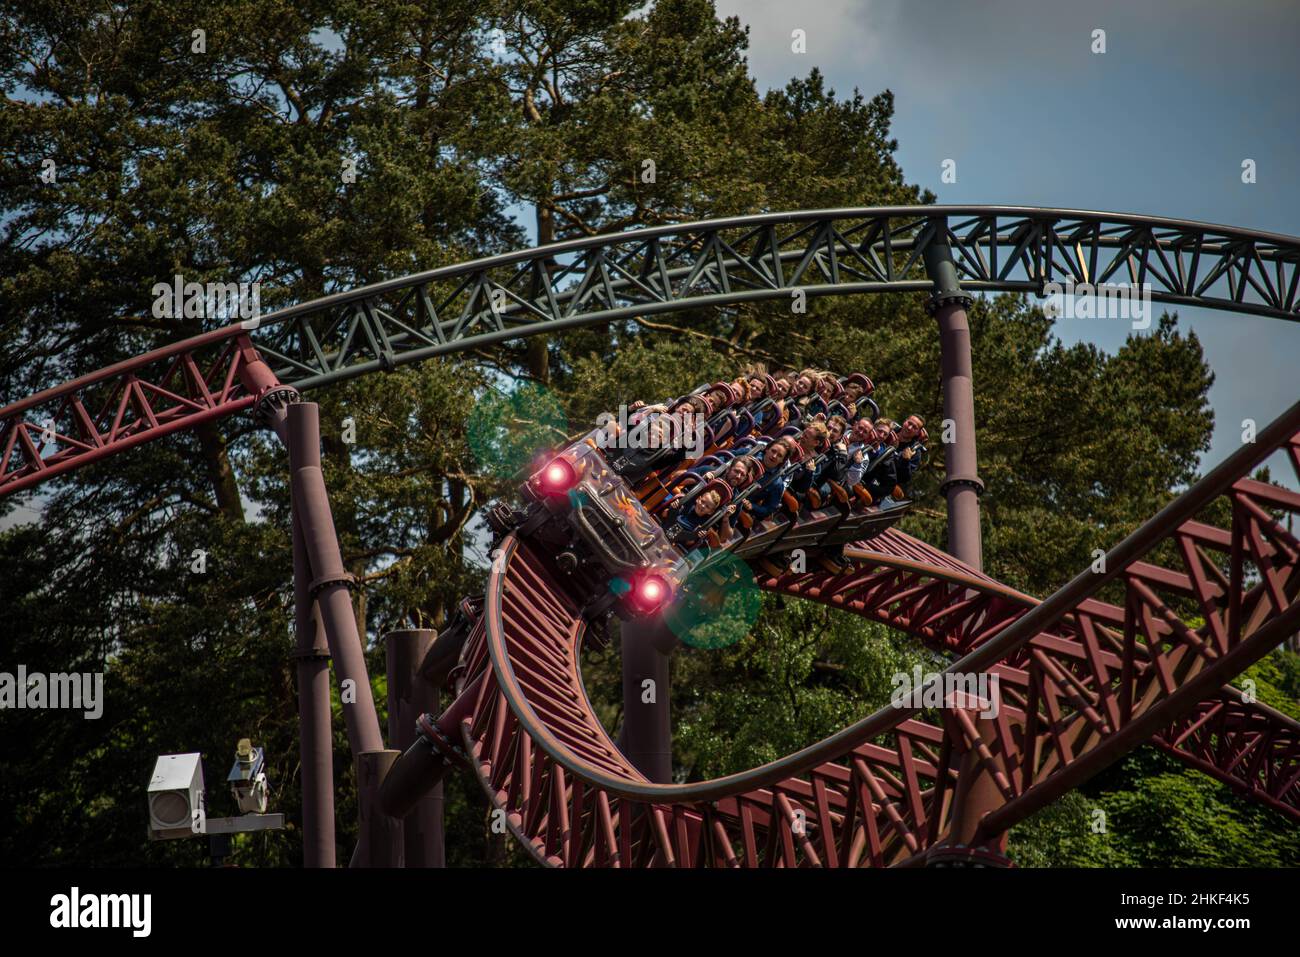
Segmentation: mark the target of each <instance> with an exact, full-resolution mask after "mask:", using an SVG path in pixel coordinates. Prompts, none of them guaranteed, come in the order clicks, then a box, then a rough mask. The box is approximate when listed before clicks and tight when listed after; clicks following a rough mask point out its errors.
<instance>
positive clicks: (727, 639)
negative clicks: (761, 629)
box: [664, 552, 762, 649]
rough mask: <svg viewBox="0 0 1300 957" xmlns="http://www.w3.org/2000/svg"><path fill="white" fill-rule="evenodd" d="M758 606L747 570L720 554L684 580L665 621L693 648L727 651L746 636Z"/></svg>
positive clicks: (751, 576)
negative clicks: (729, 646)
mask: <svg viewBox="0 0 1300 957" xmlns="http://www.w3.org/2000/svg"><path fill="white" fill-rule="evenodd" d="M761 604H762V599H761V597H760V595H759V591H758V586H757V585H755V584H754V573H753V571H752V570H751V569H750V567H749V566H748V565H746V564H745V563H744V562H742V561H741V560H740V559H738V558H736V557H735V556H734V555H732V554H731V553H730V552H719V553H717V554H715V555H711V556H710V557H709V558H708V560H707V561H705V562H704V563H703V564H701V565H698V566H696V568H695V569H694V570H693V571H692V572H691V573H690V574H688V575H687V576H686V580H685V581H684V582H683V583H682V586H681V588H679V589H678V591H677V597H676V599H675V600H674V601H673V603H672V605H671V606H670V607H669V608H668V609H667V610H666V611H665V612H664V621H665V623H666V624H667V625H668V627H669V628H671V629H672V632H673V634H675V635H676V636H677V637H678V638H680V639H681V640H682V642H683V643H684V644H687V645H690V646H691V647H692V648H710V649H716V648H726V647H727V646H728V645H734V644H735V643H736V642H738V641H740V639H742V638H744V637H745V636H746V635H747V634H749V631H750V629H751V628H752V627H753V626H754V621H755V620H756V619H757V618H758V612H759V608H760V606H761Z"/></svg>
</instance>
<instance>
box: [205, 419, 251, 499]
mask: <svg viewBox="0 0 1300 957" xmlns="http://www.w3.org/2000/svg"><path fill="white" fill-rule="evenodd" d="M194 431H195V433H197V435H198V437H199V448H200V449H201V450H202V452H203V468H204V471H206V472H207V476H208V481H209V482H210V483H211V484H212V494H213V497H214V498H215V499H216V501H217V508H218V509H219V510H220V511H221V514H222V515H224V516H226V518H228V519H230V520H231V521H234V522H240V523H242V522H243V521H244V505H243V502H241V501H240V499H239V484H238V483H237V482H236V481H235V471H234V469H232V468H231V467H230V453H229V451H228V450H227V448H226V438H225V436H224V435H222V434H221V430H220V429H219V428H218V427H217V423H215V422H204V423H203V424H202V425H200V426H198V428H196V429H195V430H194Z"/></svg>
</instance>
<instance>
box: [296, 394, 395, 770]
mask: <svg viewBox="0 0 1300 957" xmlns="http://www.w3.org/2000/svg"><path fill="white" fill-rule="evenodd" d="M318 416H319V410H318V407H317V405H316V403H314V402H299V403H296V404H294V405H291V406H289V409H288V420H289V428H288V432H289V468H290V470H291V476H292V478H291V481H292V488H293V497H294V502H295V503H296V504H298V505H299V506H300V511H299V516H300V525H301V528H302V538H303V544H304V545H305V547H306V551H307V559H308V561H309V562H310V563H311V570H312V573H313V574H314V575H315V576H316V577H315V579H314V580H313V581H312V583H311V591H312V593H313V595H314V597H315V599H316V603H317V607H318V608H319V609H320V615H321V618H322V620H323V621H324V624H325V637H326V639H327V641H328V642H329V649H330V654H331V655H332V656H333V658H334V670H335V671H336V672H337V674H338V680H339V686H340V697H341V699H342V702H343V717H344V720H345V721H346V723H347V729H348V744H349V745H350V746H351V748H352V753H353V754H354V755H359V754H363V753H365V752H367V751H383V750H384V739H383V736H382V735H381V734H380V732H379V715H378V713H377V712H376V710H375V698H374V695H373V693H372V692H371V690H370V676H369V674H367V672H366V658H365V653H364V651H363V650H362V644H361V635H360V634H359V633H358V631H357V619H356V615H355V614H354V613H353V610H352V598H351V596H350V594H349V588H350V587H351V585H352V576H351V575H350V574H348V572H347V571H346V570H345V569H344V567H343V557H342V556H341V555H340V554H339V543H338V537H337V536H336V534H335V532H334V516H333V515H332V514H331V513H330V506H329V498H328V497H327V495H326V492H325V478H324V475H323V474H322V473H321V466H320V420H319V417H318Z"/></svg>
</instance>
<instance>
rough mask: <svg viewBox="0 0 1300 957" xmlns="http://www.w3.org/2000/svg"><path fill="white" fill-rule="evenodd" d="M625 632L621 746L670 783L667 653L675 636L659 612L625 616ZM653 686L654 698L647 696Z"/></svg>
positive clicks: (651, 774)
mask: <svg viewBox="0 0 1300 957" xmlns="http://www.w3.org/2000/svg"><path fill="white" fill-rule="evenodd" d="M621 636H622V637H621V639H620V651H621V654H622V657H623V730H622V732H621V733H620V734H619V738H618V747H619V750H620V751H622V752H623V754H624V755H625V756H626V757H627V759H628V760H629V761H631V762H632V765H633V766H634V767H635V768H636V769H637V770H638V771H640V772H641V773H642V774H644V775H645V776H646V777H647V778H649V779H650V780H651V781H654V782H655V783H656V784H668V783H671V781H672V775H673V728H672V712H671V709H670V705H669V684H668V657H669V654H670V652H671V651H672V648H673V646H674V645H675V644H676V643H677V639H676V637H675V636H674V635H673V634H672V632H671V631H669V630H668V627H667V626H666V625H665V624H664V622H663V619H662V618H660V617H655V618H647V619H638V620H636V621H625V622H623V623H622V625H621ZM646 681H653V682H654V684H653V686H648V685H646V684H645V682H646ZM651 691H653V698H654V700H653V701H646V700H645V699H646V698H647V697H650V696H651Z"/></svg>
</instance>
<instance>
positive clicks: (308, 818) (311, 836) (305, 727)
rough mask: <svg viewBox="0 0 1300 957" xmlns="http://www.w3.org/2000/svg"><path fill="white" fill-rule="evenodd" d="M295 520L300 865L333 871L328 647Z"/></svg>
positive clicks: (295, 513)
mask: <svg viewBox="0 0 1300 957" xmlns="http://www.w3.org/2000/svg"><path fill="white" fill-rule="evenodd" d="M297 511H298V510H297V508H296V507H295V508H294V519H293V605H294V623H295V626H296V632H297V638H298V643H297V647H296V648H295V649H294V652H293V656H294V659H295V661H296V667H297V672H298V752H299V759H300V763H301V764H302V829H303V839H302V864H303V867H334V866H336V862H335V857H334V742H333V740H332V738H333V735H332V734H331V733H330V731H331V729H330V669H329V646H328V645H327V643H326V640H325V628H324V625H323V624H322V622H321V618H320V615H319V614H318V613H317V612H316V607H315V603H314V602H313V601H312V600H311V580H312V575H311V565H310V563H309V562H308V560H307V547H306V545H305V544H304V543H303V540H302V531H301V530H300V529H299V527H298V515H297Z"/></svg>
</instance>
